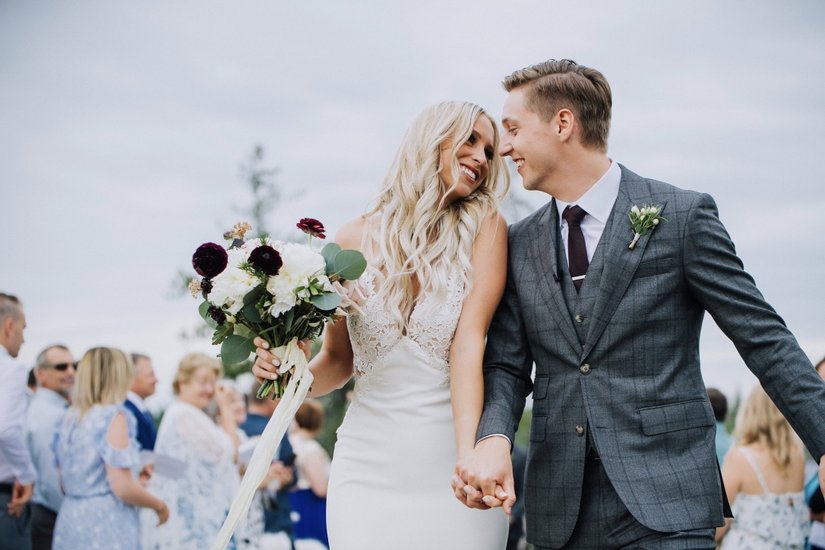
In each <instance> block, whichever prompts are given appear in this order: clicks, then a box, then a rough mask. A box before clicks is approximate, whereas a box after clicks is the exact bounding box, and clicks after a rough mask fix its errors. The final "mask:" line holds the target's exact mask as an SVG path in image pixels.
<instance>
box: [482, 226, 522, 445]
mask: <svg viewBox="0 0 825 550" xmlns="http://www.w3.org/2000/svg"><path fill="white" fill-rule="evenodd" d="M516 236H517V233H516V232H514V231H513V232H511V233H510V246H509V250H510V252H509V253H510V258H509V261H508V270H507V285H506V287H505V289H504V295H503V296H502V298H501V302H500V303H499V305H498V308H497V309H496V313H495V315H494V316H493V320H492V322H491V323H490V330H489V331H488V333H487V345H486V347H485V350H484V412H483V413H482V415H481V420H480V422H479V426H478V431H477V434H476V436H477V439H479V440H480V439H483V438H485V437H488V436H490V435H496V434H499V435H504V436H506V437H508V438H509V439H510V441H511V442H513V441H514V440H515V433H516V430H517V428H518V424H519V421H520V420H521V415H522V413H523V412H524V402H525V399H526V397H527V395H529V394H530V392H531V391H532V389H533V383H532V380H531V378H530V374H531V370H532V366H533V357H532V354H531V353H530V347H529V344H528V342H527V335H526V333H525V330H524V319H523V317H522V311H521V307H520V306H519V300H518V293H517V291H516V284H515V276H514V275H515V271H514V267H515V266H514V265H513V258H514V253H515V252H516V251H515V250H514V248H513V246H514V240H515V238H516Z"/></svg>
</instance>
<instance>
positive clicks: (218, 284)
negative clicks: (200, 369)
mask: <svg viewBox="0 0 825 550" xmlns="http://www.w3.org/2000/svg"><path fill="white" fill-rule="evenodd" d="M297 227H298V228H299V229H301V230H302V231H304V232H305V233H307V234H308V235H309V243H308V244H307V245H302V244H296V243H285V242H281V241H275V240H272V239H270V238H268V237H257V238H254V239H250V240H245V236H246V234H247V233H248V232H249V230H250V229H251V227H250V226H249V224H247V223H238V224H236V225H235V227H234V228H233V229H232V230H231V231H228V232H226V233H225V234H224V238H225V239H226V240H227V241H230V245H229V247H228V250H227V249H226V248H224V247H223V246H221V245H219V244H216V243H212V242H209V243H205V244H202V245H201V246H199V247H198V249H197V250H196V251H195V254H194V255H193V256H192V265H193V267H194V268H195V271H196V272H197V273H198V274H199V275H200V276H202V277H203V279H202V280H200V281H198V280H192V281H191V282H190V284H189V288H190V290H191V291H192V295H193V296H197V295H198V294H201V295H202V296H203V298H204V301H203V302H202V303H201V305H200V308H199V312H200V314H201V316H202V317H203V318H204V320H206V322H207V323H209V324H210V326H212V327H213V328H214V333H213V334H212V343H213V344H220V345H221V354H220V356H221V360H222V361H223V363H224V365H236V364H238V363H241V362H243V361H246V360H247V359H248V358H249V356H250V354H251V353H252V352H253V351H255V346H254V344H253V343H252V340H253V339H254V338H255V336H260V337H261V338H263V339H265V340H266V341H267V342H268V343H269V344H270V349H272V350H273V353H274V354H275V355H277V356H278V357H280V358H281V366H280V368H279V378H278V379H277V380H270V381H266V382H265V383H264V384H263V385H262V386H261V389H260V391H259V392H258V397H259V398H264V397H266V396H267V395H270V394H271V395H272V398H273V399H275V398H280V397H282V396H283V395H284V390H285V388H286V386H287V384H288V383H289V381H290V379H291V378H292V377H293V376H294V374H295V367H296V366H297V365H298V364H299V363H301V362H302V361H304V362H305V356H304V352H303V351H301V349H300V348H299V347H298V342H299V341H301V340H304V339H307V338H317V337H318V336H319V335H320V334H321V331H322V330H323V328H324V322H325V321H328V320H332V319H334V318H335V317H340V316H343V315H345V312H344V311H343V310H342V309H341V308H340V307H339V306H341V303H342V298H344V296H342V287H341V285H340V284H336V283H340V282H341V281H348V280H350V281H351V280H354V279H357V278H358V277H360V276H361V273H363V272H364V269H365V268H366V266H367V263H366V261H365V260H364V256H363V255H362V254H361V253H360V252H358V251H356V250H341V247H339V246H338V245H337V244H335V243H329V244H327V245H326V246H325V247H324V248H323V249H322V250H320V251H319V250H316V249H314V248H313V247H312V238H313V237H317V238H319V239H323V238H325V235H324V231H325V230H324V226H323V225H322V224H321V222H319V221H318V220H315V219H312V218H303V219H302V220H301V221H300V222H298V224H297ZM339 292H341V293H339Z"/></svg>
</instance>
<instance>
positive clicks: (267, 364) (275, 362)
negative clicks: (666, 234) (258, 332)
mask: <svg viewBox="0 0 825 550" xmlns="http://www.w3.org/2000/svg"><path fill="white" fill-rule="evenodd" d="M252 343H253V344H255V355H256V356H257V358H256V359H255V364H254V365H252V374H254V375H255V379H256V380H257V381H258V383H260V382H263V381H264V380H275V379H276V378H278V367H279V366H280V365H281V359H280V358H279V357H277V356H276V355H274V354H273V353H272V352H270V351H269V344H268V343H267V341H266V340H264V339H263V338H261V337H260V336H258V337H256V338H255V339H254V340H253V341H252Z"/></svg>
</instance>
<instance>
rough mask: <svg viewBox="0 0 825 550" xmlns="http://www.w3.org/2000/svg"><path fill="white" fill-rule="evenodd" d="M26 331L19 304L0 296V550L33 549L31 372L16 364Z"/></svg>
mask: <svg viewBox="0 0 825 550" xmlns="http://www.w3.org/2000/svg"><path fill="white" fill-rule="evenodd" d="M25 328H26V315H25V314H24V313H23V305H22V304H21V303H20V300H18V299H17V298H16V297H15V296H12V295H10V294H4V293H2V292H0V550H3V549H6V548H9V549H11V548H14V549H15V550H27V549H29V548H31V538H30V537H31V534H30V530H29V516H30V511H29V506H28V504H29V499H30V498H31V496H32V490H33V486H34V481H35V479H36V474H35V471H34V467H33V466H32V463H31V458H30V457H29V452H28V449H26V435H25V427H24V424H23V421H24V418H25V411H26V377H27V376H28V370H27V369H26V367H25V365H23V364H22V363H20V362H19V361H17V355H18V353H19V352H20V347H21V346H22V345H23V341H24V338H23V330H24V329H25Z"/></svg>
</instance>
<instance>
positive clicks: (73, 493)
mask: <svg viewBox="0 0 825 550" xmlns="http://www.w3.org/2000/svg"><path fill="white" fill-rule="evenodd" d="M132 376H133V367H132V362H131V361H130V360H129V358H128V357H127V356H126V354H124V353H123V352H122V351H120V350H117V349H113V348H92V349H90V350H89V351H87V352H86V354H85V355H84V356H83V359H81V361H80V363H79V364H78V368H77V375H76V378H75V396H74V401H73V403H72V406H71V407H70V408H69V410H68V411H67V412H66V415H65V416H64V417H63V419H62V420H61V422H60V424H59V425H58V429H57V433H56V434H55V441H54V450H55V457H56V459H57V464H58V469H59V472H60V478H61V481H62V485H63V489H64V492H65V493H66V496H65V498H64V499H63V504H62V505H61V507H60V513H59V514H58V516H57V524H56V525H55V531H54V545H53V548H54V550H63V549H65V550H71V549H76V548H84V549H94V548H100V549H107V550H108V549H123V550H126V549H128V550H139V549H140V524H139V520H138V508H140V507H145V508H151V509H153V510H154V511H155V512H156V513H157V516H158V521H159V523H164V522H165V521H166V520H167V519H168V518H169V509H168V508H167V507H166V504H165V503H164V502H163V501H162V500H160V499H159V498H157V497H155V496H153V495H152V494H151V493H149V492H148V491H147V490H146V489H144V488H143V486H142V485H141V484H140V483H139V482H138V479H137V477H138V473H139V471H140V460H139V458H138V448H137V443H136V442H135V441H134V437H135V432H136V430H135V421H134V419H133V417H132V416H131V415H130V414H129V413H128V412H127V411H126V408H125V407H124V406H123V405H122V403H123V399H124V398H125V397H126V390H127V388H128V387H129V384H130V383H131V381H132Z"/></svg>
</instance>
